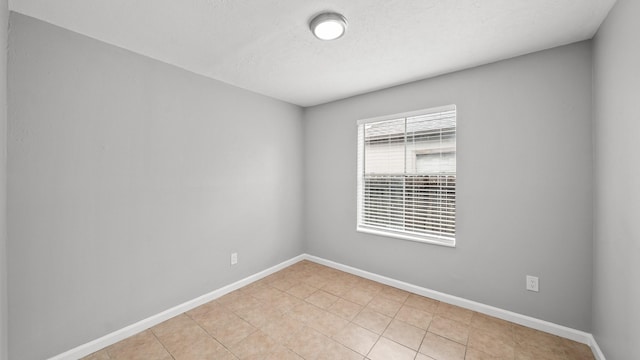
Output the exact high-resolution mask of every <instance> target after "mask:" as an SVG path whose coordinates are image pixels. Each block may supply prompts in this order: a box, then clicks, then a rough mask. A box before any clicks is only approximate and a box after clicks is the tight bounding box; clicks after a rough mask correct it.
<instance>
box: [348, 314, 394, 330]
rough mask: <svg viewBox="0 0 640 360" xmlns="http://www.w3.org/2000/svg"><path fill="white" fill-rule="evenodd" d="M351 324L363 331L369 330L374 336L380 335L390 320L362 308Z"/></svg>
mask: <svg viewBox="0 0 640 360" xmlns="http://www.w3.org/2000/svg"><path fill="white" fill-rule="evenodd" d="M353 322H354V323H355V324H358V325H360V326H362V327H363V328H365V329H368V330H371V331H373V332H374V333H376V334H382V333H383V332H384V330H385V329H386V328H387V325H389V323H390V322H391V318H390V317H388V316H386V315H382V314H380V313H377V312H375V311H373V310H370V309H368V308H364V309H363V310H362V311H361V312H360V313H359V314H358V315H357V316H356V317H355V318H354V319H353Z"/></svg>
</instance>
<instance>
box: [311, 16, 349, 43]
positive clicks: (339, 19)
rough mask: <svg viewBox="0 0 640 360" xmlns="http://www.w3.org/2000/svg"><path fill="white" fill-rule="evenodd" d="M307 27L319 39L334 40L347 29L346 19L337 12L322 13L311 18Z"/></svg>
mask: <svg viewBox="0 0 640 360" xmlns="http://www.w3.org/2000/svg"><path fill="white" fill-rule="evenodd" d="M309 28H310V29H311V32H312V33H313V35H315V36H316V37H317V38H318V39H320V40H335V39H338V38H340V37H341V36H342V35H344V33H345V32H346V31H347V19H346V18H345V17H344V16H342V15H340V14H338V13H331V12H327V13H322V14H320V15H318V16H316V17H314V18H313V19H311V21H310V22H309Z"/></svg>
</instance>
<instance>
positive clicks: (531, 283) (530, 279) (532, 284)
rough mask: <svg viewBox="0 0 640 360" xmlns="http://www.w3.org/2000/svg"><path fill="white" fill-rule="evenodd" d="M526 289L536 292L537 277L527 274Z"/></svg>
mask: <svg viewBox="0 0 640 360" xmlns="http://www.w3.org/2000/svg"><path fill="white" fill-rule="evenodd" d="M527 290H529V291H535V292H538V277H537V276H531V275H527Z"/></svg>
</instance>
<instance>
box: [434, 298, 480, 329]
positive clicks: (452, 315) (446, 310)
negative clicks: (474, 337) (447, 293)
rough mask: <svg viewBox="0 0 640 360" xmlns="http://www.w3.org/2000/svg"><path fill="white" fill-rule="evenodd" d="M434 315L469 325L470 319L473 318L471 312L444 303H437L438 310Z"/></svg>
mask: <svg viewBox="0 0 640 360" xmlns="http://www.w3.org/2000/svg"><path fill="white" fill-rule="evenodd" d="M435 314H436V315H440V316H442V317H446V318H448V319H451V320H455V321H459V322H461V323H465V324H471V318H472V317H473V311H471V310H468V309H464V308H461V307H459V306H455V305H451V304H447V303H444V302H440V303H438V309H437V310H436V312H435Z"/></svg>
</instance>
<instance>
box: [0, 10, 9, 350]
mask: <svg viewBox="0 0 640 360" xmlns="http://www.w3.org/2000/svg"><path fill="white" fill-rule="evenodd" d="M8 20H9V10H8V7H7V0H0V360H6V359H7V355H8V352H7V316H8V313H7V253H6V250H7V36H8V34H7V30H8V24H9V22H8Z"/></svg>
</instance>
